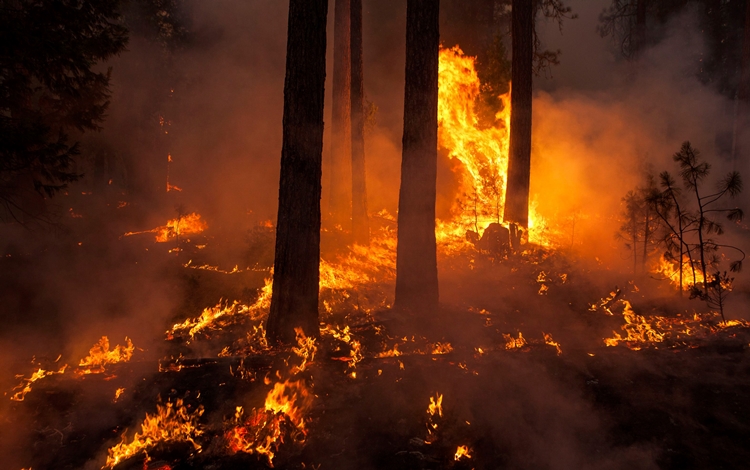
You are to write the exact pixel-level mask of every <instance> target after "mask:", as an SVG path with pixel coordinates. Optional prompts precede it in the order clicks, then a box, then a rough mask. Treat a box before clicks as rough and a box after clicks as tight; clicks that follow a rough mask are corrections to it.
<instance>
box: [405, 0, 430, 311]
mask: <svg viewBox="0 0 750 470" xmlns="http://www.w3.org/2000/svg"><path fill="white" fill-rule="evenodd" d="M439 11H440V0H407V3H406V87H405V93H404V137H403V156H402V159H401V189H400V191H399V201H398V247H397V251H396V302H395V303H396V307H398V308H404V309H407V310H412V311H415V310H429V309H435V308H436V307H437V305H438V275H437V253H436V241H435V198H436V185H437V103H438V47H439V41H440V36H439V21H438V18H439Z"/></svg>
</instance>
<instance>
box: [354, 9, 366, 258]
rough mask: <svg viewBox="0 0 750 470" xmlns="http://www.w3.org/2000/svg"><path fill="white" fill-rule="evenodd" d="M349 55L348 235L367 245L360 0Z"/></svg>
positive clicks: (355, 11) (356, 10)
mask: <svg viewBox="0 0 750 470" xmlns="http://www.w3.org/2000/svg"><path fill="white" fill-rule="evenodd" d="M351 59H352V70H351V73H352V83H351V106H352V119H351V126H352V235H353V238H354V243H357V244H359V245H369V243H370V221H369V219H368V216H367V180H366V175H367V172H366V170H365V113H364V106H365V103H364V99H365V85H364V71H363V60H362V0H351Z"/></svg>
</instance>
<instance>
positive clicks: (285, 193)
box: [266, 0, 328, 343]
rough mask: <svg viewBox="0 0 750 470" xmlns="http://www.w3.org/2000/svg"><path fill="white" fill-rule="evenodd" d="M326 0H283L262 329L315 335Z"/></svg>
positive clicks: (289, 337) (274, 335)
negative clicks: (267, 297) (267, 303)
mask: <svg viewBox="0 0 750 470" xmlns="http://www.w3.org/2000/svg"><path fill="white" fill-rule="evenodd" d="M327 14H328V0H290V1H289V23H288V33H287V34H288V39H287V56H286V79H285V81H284V119H283V142H282V148H281V177H280V182H279V212H278V218H277V225H276V253H275V259H274V274H273V294H272V296H271V311H270V313H269V315H268V322H267V324H266V333H267V335H268V338H269V340H270V341H272V342H282V343H292V342H294V340H295V331H294V329H295V328H297V327H301V328H302V329H303V331H304V332H305V334H306V335H308V336H317V335H318V334H319V326H318V283H319V278H320V272H319V269H320V268H319V266H320V191H321V186H320V179H321V165H322V153H323V103H324V96H325V75H326V19H327Z"/></svg>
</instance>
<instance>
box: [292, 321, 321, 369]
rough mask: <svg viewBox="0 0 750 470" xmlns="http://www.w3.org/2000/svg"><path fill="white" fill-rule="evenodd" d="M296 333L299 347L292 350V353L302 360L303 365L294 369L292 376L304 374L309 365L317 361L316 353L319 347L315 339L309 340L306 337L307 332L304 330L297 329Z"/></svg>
mask: <svg viewBox="0 0 750 470" xmlns="http://www.w3.org/2000/svg"><path fill="white" fill-rule="evenodd" d="M294 332H295V334H296V336H297V347H293V348H292V352H294V354H296V355H297V357H299V358H300V359H302V363H301V364H300V365H298V366H294V367H292V374H297V373H299V372H303V371H304V370H305V367H307V364H308V363H310V362H312V361H313V360H314V359H315V353H316V352H317V351H318V347H317V346H316V345H315V338H312V337H310V338H308V337H307V336H305V332H304V331H302V328H295V329H294Z"/></svg>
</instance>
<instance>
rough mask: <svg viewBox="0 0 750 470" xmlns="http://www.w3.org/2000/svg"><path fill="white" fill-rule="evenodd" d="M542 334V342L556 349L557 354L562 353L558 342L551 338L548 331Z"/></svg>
mask: <svg viewBox="0 0 750 470" xmlns="http://www.w3.org/2000/svg"><path fill="white" fill-rule="evenodd" d="M542 334H543V335H544V343H545V344H548V345H550V346H552V347H553V348H555V349H556V350H557V355H558V356H559V355H561V354H562V348H560V343H558V342H557V341H555V340H553V339H552V335H551V334H549V333H542Z"/></svg>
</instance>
